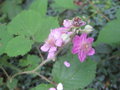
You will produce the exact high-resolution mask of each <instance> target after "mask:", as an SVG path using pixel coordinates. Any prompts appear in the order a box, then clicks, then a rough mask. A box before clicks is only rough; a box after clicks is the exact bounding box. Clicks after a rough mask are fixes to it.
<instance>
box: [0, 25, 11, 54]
mask: <svg viewBox="0 0 120 90" xmlns="http://www.w3.org/2000/svg"><path fill="white" fill-rule="evenodd" d="M11 38H12V36H11V35H10V34H9V33H8V31H7V30H6V25H0V55H1V54H3V53H4V52H5V48H6V45H7V43H8V41H9V40H10V39H11Z"/></svg>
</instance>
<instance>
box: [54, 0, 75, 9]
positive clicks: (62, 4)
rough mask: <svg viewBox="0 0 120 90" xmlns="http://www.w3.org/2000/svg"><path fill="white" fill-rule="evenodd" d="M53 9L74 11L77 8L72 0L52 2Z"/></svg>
mask: <svg viewBox="0 0 120 90" xmlns="http://www.w3.org/2000/svg"><path fill="white" fill-rule="evenodd" d="M54 1H55V2H54V4H53V7H55V8H63V9H75V8H77V6H76V5H75V4H74V2H73V1H74V0H54Z"/></svg>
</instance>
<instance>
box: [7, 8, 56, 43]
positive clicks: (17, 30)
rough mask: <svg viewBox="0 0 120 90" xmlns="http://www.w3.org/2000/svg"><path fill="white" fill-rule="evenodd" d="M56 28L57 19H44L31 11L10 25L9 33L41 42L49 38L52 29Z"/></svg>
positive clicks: (18, 17)
mask: <svg viewBox="0 0 120 90" xmlns="http://www.w3.org/2000/svg"><path fill="white" fill-rule="evenodd" d="M51 22H52V23H51ZM55 27H58V22H57V19H56V18H53V17H47V16H45V17H43V16H41V15H40V14H39V13H37V12H36V11H32V10H29V11H23V12H22V13H20V14H19V15H17V16H16V17H15V18H14V19H13V20H12V22H10V23H9V25H8V31H9V33H11V34H16V35H25V36H28V37H32V38H34V39H35V40H36V41H38V42H41V41H43V40H45V39H46V38H47V36H48V34H49V32H50V29H52V28H55Z"/></svg>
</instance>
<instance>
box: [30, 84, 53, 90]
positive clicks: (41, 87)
mask: <svg viewBox="0 0 120 90" xmlns="http://www.w3.org/2000/svg"><path fill="white" fill-rule="evenodd" d="M51 87H53V86H52V85H51V84H41V85H38V86H36V87H35V88H32V89H31V90H49V88H51Z"/></svg>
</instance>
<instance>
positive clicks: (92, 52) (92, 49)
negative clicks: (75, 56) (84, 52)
mask: <svg viewBox="0 0 120 90" xmlns="http://www.w3.org/2000/svg"><path fill="white" fill-rule="evenodd" d="M94 54H95V49H94V48H91V49H90V51H89V52H88V55H89V56H91V55H94Z"/></svg>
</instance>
